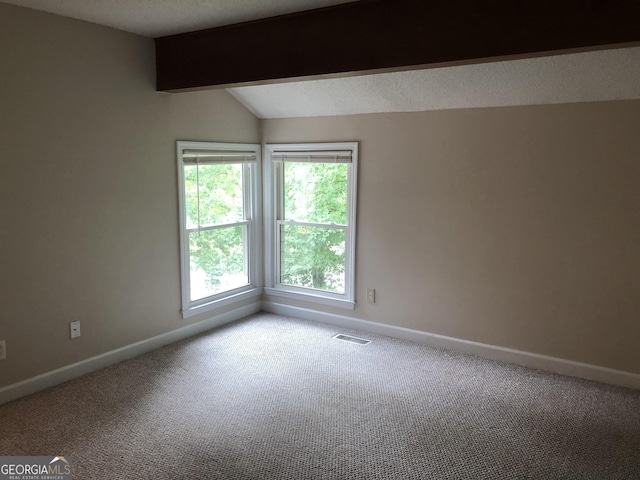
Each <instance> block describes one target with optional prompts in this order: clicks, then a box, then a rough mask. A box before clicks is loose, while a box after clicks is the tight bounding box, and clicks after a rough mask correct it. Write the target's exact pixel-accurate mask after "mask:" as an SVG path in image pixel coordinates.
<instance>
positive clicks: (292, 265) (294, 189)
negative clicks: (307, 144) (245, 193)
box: [280, 162, 348, 293]
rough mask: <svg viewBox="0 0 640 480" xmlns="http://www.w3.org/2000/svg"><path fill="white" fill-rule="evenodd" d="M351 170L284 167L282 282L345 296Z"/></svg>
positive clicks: (331, 165) (344, 167)
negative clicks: (349, 174)
mask: <svg viewBox="0 0 640 480" xmlns="http://www.w3.org/2000/svg"><path fill="white" fill-rule="evenodd" d="M347 171H348V166H347V165H346V164H340V163H309V162H305V163H295V162H285V163H284V164H283V176H284V179H283V203H284V212H283V213H284V214H283V219H284V220H285V222H286V223H283V224H281V226H280V229H281V230H280V238H281V252H280V258H281V268H280V272H281V274H280V275H281V278H280V281H281V283H284V284H289V285H296V286H300V287H307V288H315V289H319V290H327V291H331V292H336V293H344V291H345V241H346V237H345V227H346V224H347ZM298 223H299V224H298Z"/></svg>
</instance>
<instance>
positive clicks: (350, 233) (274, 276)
mask: <svg viewBox="0 0 640 480" xmlns="http://www.w3.org/2000/svg"><path fill="white" fill-rule="evenodd" d="M343 151H350V152H351V162H349V163H348V164H349V168H348V174H347V189H348V191H347V226H346V229H345V230H346V236H345V292H344V294H340V293H334V292H328V291H323V290H316V289H312V288H305V287H298V286H293V285H286V284H282V283H280V266H281V264H280V238H279V237H280V235H279V231H280V229H279V228H278V225H279V223H281V222H282V221H283V219H282V218H280V216H281V215H282V208H281V201H282V194H283V188H282V172H281V163H280V162H277V161H274V160H273V157H274V155H275V156H279V154H280V153H286V152H291V153H293V152H296V153H299V152H309V154H310V155H313V154H314V153H315V154H316V155H325V154H326V152H343ZM328 158H330V156H328ZM264 160H265V164H264V191H265V197H264V206H265V210H264V215H265V281H266V286H265V289H264V290H265V293H267V294H268V295H274V296H281V297H285V298H291V299H298V300H306V301H311V302H316V303H320V304H324V305H331V306H335V307H341V308H346V309H350V310H353V309H354V308H355V260H356V198H357V178H358V143H357V142H342V143H297V144H267V145H265V154H264ZM329 161H330V160H328V162H329Z"/></svg>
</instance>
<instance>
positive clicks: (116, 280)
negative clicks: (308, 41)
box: [0, 4, 259, 387]
mask: <svg viewBox="0 0 640 480" xmlns="http://www.w3.org/2000/svg"><path fill="white" fill-rule="evenodd" d="M0 65H1V67H0V70H1V74H0V221H1V224H2V229H1V230H0V247H1V248H0V265H1V268H0V339H4V340H6V343H7V353H8V358H7V359H6V360H4V361H0V387H2V386H6V385H9V384H12V383H14V382H17V381H20V380H23V379H26V378H30V377H32V376H34V375H37V374H41V373H43V372H47V371H50V370H52V369H55V368H59V367H62V366H65V365H69V364H72V363H74V362H78V361H81V360H83V359H86V358H89V357H92V356H94V355H98V354H101V353H104V352H108V351H111V350H113V349H116V348H119V347H122V346H125V345H128V344H131V343H134V342H137V341H140V340H143V339H146V338H149V337H153V336H155V335H160V334H162V333H165V332H168V331H172V330H174V329H177V328H179V327H182V326H184V325H186V324H189V323H193V322H196V321H199V320H202V318H203V317H208V316H210V315H211V314H209V315H204V316H200V317H195V318H193V319H189V320H188V321H187V320H183V319H182V318H181V316H180V313H179V310H180V276H179V250H178V207H177V205H178V201H177V174H176V160H175V142H176V140H178V139H180V140H203V141H204V140H208V141H223V142H225V141H228V142H253V143H255V142H257V141H259V122H258V120H257V119H256V118H255V117H254V116H253V115H252V114H251V113H250V112H248V111H247V110H246V109H245V108H244V107H243V106H241V105H240V104H239V103H238V102H237V101H236V100H235V99H233V97H231V96H230V95H229V94H228V93H227V92H225V91H209V92H194V93H185V94H180V95H167V94H161V93H156V92H155V51H154V44H153V41H152V40H150V39H146V38H143V37H138V36H135V35H132V34H127V33H123V32H119V31H117V30H112V29H109V28H105V27H99V26H96V25H93V24H89V23H84V22H80V21H76V20H70V19H66V18H63V17H58V16H54V15H50V14H45V13H41V12H36V11H33V10H28V9H23V8H18V7H13V6H8V5H5V4H0ZM215 313H216V312H213V313H212V314H215ZM75 320H80V321H81V325H82V336H81V337H80V338H79V339H76V340H70V339H69V322H72V321H75Z"/></svg>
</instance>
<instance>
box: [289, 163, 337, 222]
mask: <svg viewBox="0 0 640 480" xmlns="http://www.w3.org/2000/svg"><path fill="white" fill-rule="evenodd" d="M283 168H284V189H283V190H284V220H296V221H298V222H310V223H336V224H338V225H346V224H347V171H348V165H347V164H345V163H294V162H284V163H283Z"/></svg>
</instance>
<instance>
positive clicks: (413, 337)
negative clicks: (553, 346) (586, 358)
mask: <svg viewBox="0 0 640 480" xmlns="http://www.w3.org/2000/svg"><path fill="white" fill-rule="evenodd" d="M262 310H263V311H265V312H271V313H277V314H280V315H288V316H292V317H297V318H302V319H305V320H312V321H315V322H320V323H327V324H329V325H335V326H336V327H341V328H350V329H354V330H360V331H363V332H369V333H375V334H378V335H385V336H387V337H393V338H399V339H402V340H409V341H412V342H415V343H420V344H422V345H428V346H431V347H437V348H443V349H447V350H454V351H458V352H463V353H470V354H472V355H477V356H479V357H483V358H489V359H491V360H499V361H503V362H509V363H515V364H518V365H523V366H525V367H531V368H536V369H539V370H547V371H550V372H555V373H560V374H563V375H569V376H572V377H579V378H584V379H587V380H595V381H598V382H603V383H609V384H612V385H619V386H622V387H628V388H635V389H640V375H639V374H636V373H631V372H625V371H622V370H614V369H612V368H606V367H600V366H597V365H590V364H588V363H580V362H574V361H573V360H565V359H563V358H557V357H550V356H547V355H540V354H537V353H530V352H523V351H521V350H513V349H510V348H505V347H499V346H496V345H488V344H485V343H479V342H472V341H469V340H462V339H459V338H454V337H446V336H444V335H437V334H434V333H427V332H423V331H420V330H412V329H410V328H404V327H397V326H394V325H387V324H384V323H377V322H371V321H369V320H361V319H358V318H353V317H347V316H343V315H336V314H332V313H324V312H319V311H317V310H311V309H307V308H300V307H293V306H290V305H284V304H281V303H275V302H266V301H263V302H262Z"/></svg>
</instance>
